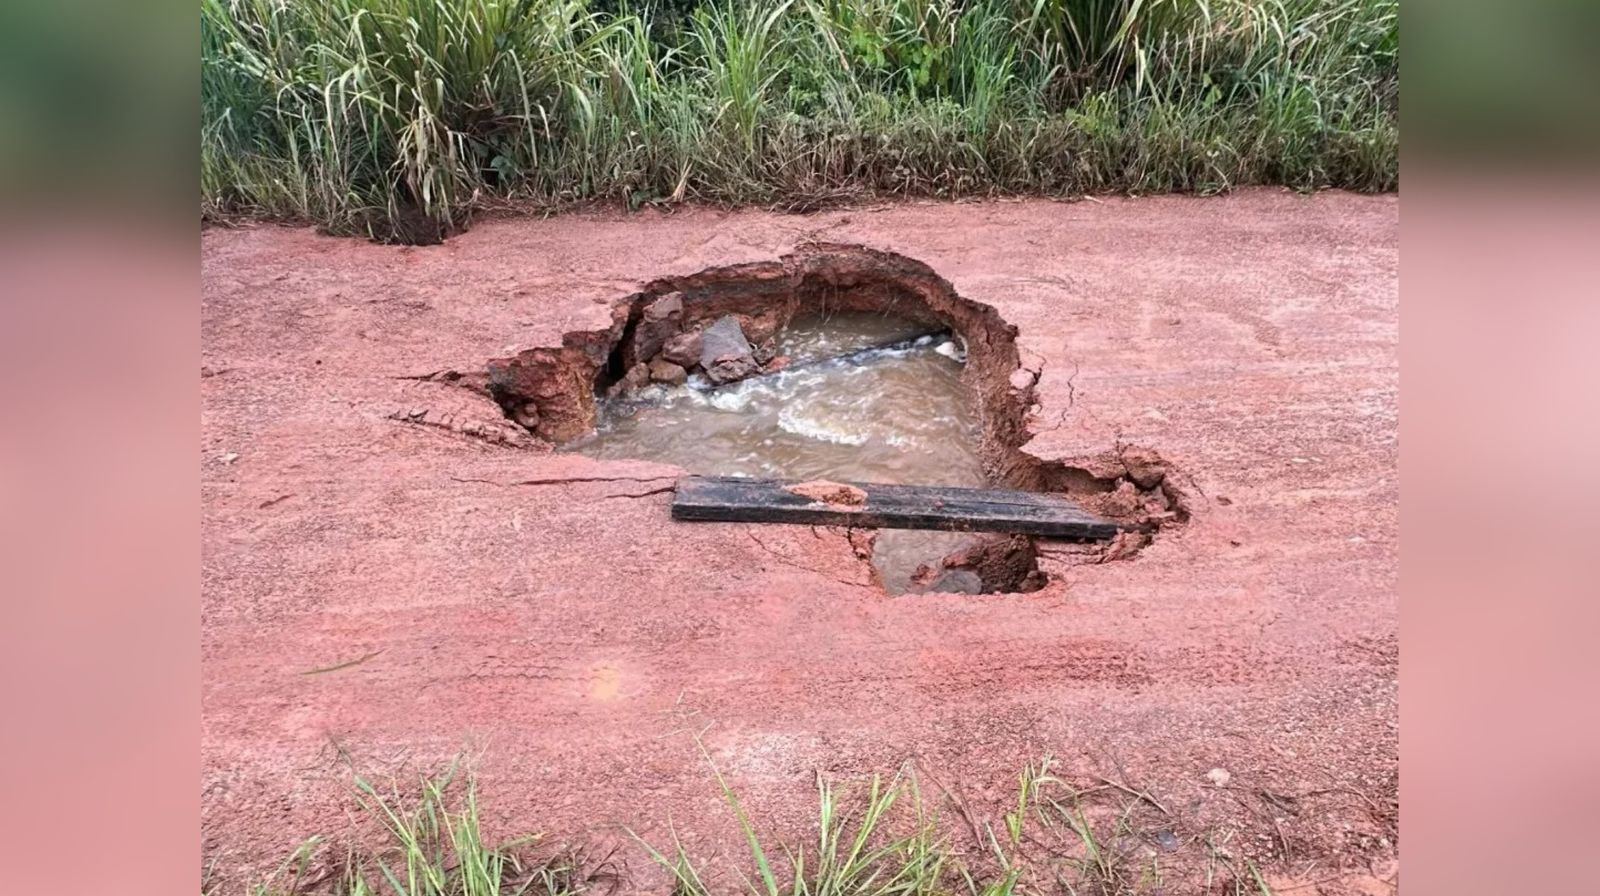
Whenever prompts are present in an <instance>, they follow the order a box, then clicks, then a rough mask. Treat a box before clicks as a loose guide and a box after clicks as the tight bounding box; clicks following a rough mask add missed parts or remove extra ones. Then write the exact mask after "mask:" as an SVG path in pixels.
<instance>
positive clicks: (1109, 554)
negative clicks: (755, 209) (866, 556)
mask: <svg viewBox="0 0 1600 896" xmlns="http://www.w3.org/2000/svg"><path fill="white" fill-rule="evenodd" d="M1016 337H1017V330H1016V328H1015V327H1013V326H1011V325H1009V324H1007V323H1005V321H1003V320H1002V319H1001V318H1000V316H999V314H998V312H996V310H995V309H994V308H992V307H990V306H988V305H984V304H981V303H978V302H973V301H969V300H967V299H964V298H962V297H961V296H959V295H958V294H957V293H956V291H955V289H954V288H953V287H952V286H951V285H950V283H949V282H948V281H946V280H944V279H943V278H941V277H940V276H938V274H936V273H935V272H934V271H933V270H932V269H930V268H929V267H927V266H926V265H924V264H922V263H920V262H917V261H915V260H912V259H909V258H906V257H904V256H901V255H896V254H894V253H888V252H880V251H875V250H871V249H866V248H863V247H860V246H850V245H841V244H807V245H804V246H802V247H800V248H799V249H797V250H796V251H795V252H793V253H791V254H789V255H785V256H783V257H782V258H780V259H778V260H775V261H771V262H757V263H752V264H741V265H732V266H728V267H721V268H711V269H707V270H704V271H701V272H699V273H695V274H691V275H688V276H677V277H668V278H663V279H661V280H656V281H652V282H650V283H647V284H645V286H644V288H643V289H642V290H641V291H639V292H638V293H635V294H634V295H632V296H629V297H627V298H626V299H625V300H623V301H621V302H619V303H618V304H617V305H616V306H614V308H613V313H612V325H611V326H610V327H609V328H607V329H603V330H595V331H578V332H572V333H567V334H566V335H565V336H564V337H563V339H562V344H561V346H560V347H555V346H549V347H539V348H534V349H529V350H527V351H523V352H521V353H519V354H517V355H515V356H513V357H510V358H500V359H496V360H492V361H490V362H489V364H488V370H487V384H486V385H487V390H488V392H489V394H490V395H491V396H492V397H493V398H494V399H495V400H496V401H497V402H498V403H499V404H500V406H501V407H502V408H503V409H504V410H505V412H506V415H507V416H508V417H509V418H511V419H512V420H514V421H516V422H517V423H518V424H520V425H521V426H523V427H525V428H526V429H528V430H529V431H530V432H531V433H533V434H534V435H536V436H539V437H540V438H542V439H543V440H545V441H546V442H549V443H552V444H554V445H555V446H557V447H558V450H565V451H574V452H579V453H583V454H585V455H589V456H593V457H597V458H605V459H620V458H629V459H640V460H653V461H659V462H664V463H670V464H674V465H677V466H680V467H683V468H684V469H686V470H688V471H689V472H691V473H698V474H704V475H719V476H752V477H763V478H773V479H791V480H834V481H843V482H862V483H893V484H903V485H924V486H977V487H981V486H1002V487H1007V488H1012V489H1022V490H1031V491H1038V492H1054V493H1061V494H1066V495H1068V496H1069V497H1071V498H1073V499H1074V500H1077V501H1079V502H1080V503H1082V504H1083V505H1084V506H1085V507H1087V508H1088V509H1090V510H1091V511H1093V512H1095V513H1100V514H1103V515H1105V516H1108V517H1110V518H1112V519H1114V520H1115V521H1117V522H1119V523H1122V524H1125V525H1126V526H1127V528H1128V531H1127V532H1125V533H1124V534H1125V535H1127V536H1128V537H1127V538H1124V537H1123V536H1121V535H1119V536H1118V537H1117V539H1116V540H1115V541H1114V543H1113V544H1112V545H1111V546H1110V547H1109V548H1108V547H1107V546H1106V545H1105V544H1098V545H1093V546H1085V547H1082V549H1081V550H1076V549H1075V551H1076V552H1075V553H1074V554H1073V556H1075V557H1077V558H1078V559H1079V560H1080V561H1081V562H1102V561H1103V560H1105V559H1116V558H1117V557H1119V556H1126V555H1131V554H1132V553H1134V552H1136V551H1137V550H1139V549H1140V548H1141V547H1143V546H1144V545H1145V544H1148V543H1149V539H1150V537H1151V534H1152V533H1153V532H1154V531H1155V529H1157V528H1159V527H1160V526H1161V525H1162V524H1164V523H1166V522H1170V521H1174V520H1176V521H1180V522H1181V521H1182V519H1183V518H1186V516H1187V511H1186V510H1185V509H1184V506H1183V501H1182V498H1181V495H1180V494H1179V492H1178V491H1177V490H1176V489H1175V486H1174V485H1173V484H1172V483H1170V482H1169V481H1167V477H1166V476H1165V468H1164V465H1163V464H1162V462H1161V461H1160V458H1159V457H1157V456H1156V455H1155V454H1154V453H1153V452H1145V451H1140V450H1138V449H1132V450H1131V451H1130V448H1129V446H1118V447H1117V448H1116V449H1115V450H1113V451H1108V452H1106V453H1105V455H1104V456H1101V457H1096V458H1091V459H1088V460H1089V461H1090V462H1089V463H1088V464H1087V465H1082V464H1068V463H1064V462H1051V461H1042V460H1040V459H1039V458H1037V457H1034V456H1033V455H1031V454H1028V453H1026V452H1024V451H1022V450H1021V446H1022V445H1023V444H1024V443H1026V442H1027V441H1028V440H1029V438H1031V433H1030V432H1029V430H1028V420H1029V418H1030V416H1031V415H1032V414H1033V413H1034V412H1035V411H1036V410H1037V408H1036V407H1035V404H1034V401H1035V396H1034V384H1035V383H1036V381H1037V378H1038V372H1037V371H1034V370H1029V369H1028V368H1025V367H1023V366H1022V365H1021V362H1020V361H1019V358H1018V351H1017V346H1016ZM872 545H873V547H872V563H873V568H874V572H875V577H876V578H877V580H878V581H879V582H880V583H881V584H882V585H883V586H884V588H885V589H886V590H887V591H889V592H891V593H905V592H909V591H963V592H972V593H977V592H995V591H1030V590H1034V589H1037V588H1039V587H1041V586H1042V585H1043V584H1044V583H1045V575H1044V573H1043V572H1041V571H1040V569H1039V565H1038V553H1037V550H1036V547H1037V546H1036V542H1035V540H1034V539H1031V538H1027V537H1023V536H1004V535H993V534H989V535H980V534H975V533H965V532H955V533H952V532H930V531H914V530H901V529H885V530H881V531H878V532H877V533H876V534H875V536H874V537H873V539H872ZM1066 562H1069V563H1071V562H1075V561H1073V560H1072V559H1071V558H1070V557H1069V559H1068V560H1067V561H1066Z"/></svg>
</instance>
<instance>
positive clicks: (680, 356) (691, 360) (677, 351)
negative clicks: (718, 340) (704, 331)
mask: <svg viewBox="0 0 1600 896" xmlns="http://www.w3.org/2000/svg"><path fill="white" fill-rule="evenodd" d="M701 341H702V340H701V339H700V331H699V330H690V331H689V332H687V333H679V334H678V335H676V336H674V337H672V338H671V339H668V340H667V342H666V344H665V345H663V346H661V355H660V357H661V358H662V359H663V360H667V361H671V362H672V363H674V364H676V365H678V366H679V367H682V368H683V369H685V370H688V369H690V368H692V367H695V366H696V365H698V364H699V363H700V344H701Z"/></svg>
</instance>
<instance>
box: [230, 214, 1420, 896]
mask: <svg viewBox="0 0 1600 896" xmlns="http://www.w3.org/2000/svg"><path fill="white" fill-rule="evenodd" d="M814 240H816V241H827V242H832V243H841V244H861V245H865V246H868V247H872V248H875V249H883V250H890V251H893V252H897V253H900V254H902V255H905V256H908V257H910V258H912V259H916V260H917V261H920V262H923V263H925V264H927V265H929V266H930V267H931V268H932V269H933V270H934V271H936V272H937V273H938V274H939V275H940V276H941V277H943V278H944V279H946V280H948V281H949V282H950V283H951V284H952V285H953V286H954V287H955V289H956V290H957V291H958V292H959V294H960V295H961V297H962V298H964V299H966V300H970V301H973V302H978V303H982V304H984V305H988V306H992V307H993V308H994V309H996V310H997V311H998V312H999V314H1000V316H1001V317H1002V318H1003V319H1004V321H1005V322H1007V323H1009V324H1012V325H1015V326H1016V327H1017V328H1018V331H1019V335H1018V337H1017V350H1018V352H1019V355H1020V359H1021V362H1022V365H1023V368H1024V369H1025V370H1026V371H1028V373H1027V374H1026V376H1027V378H1030V379H1033V380H1034V382H1033V384H1032V388H1033V392H1034V396H1035V398H1036V400H1037V402H1038V405H1039V406H1038V407H1037V408H1036V410H1035V414H1034V415H1033V417H1032V418H1031V420H1030V424H1029V425H1030V426H1031V427H1032V430H1033V432H1034V433H1035V435H1034V438H1033V439H1032V440H1031V441H1029V442H1027V444H1026V445H1025V447H1024V450H1025V451H1026V452H1027V453H1028V454H1029V455H1032V456H1033V457H1036V458H1038V459H1040V461H1041V464H1040V469H1041V470H1048V469H1051V467H1050V465H1049V464H1048V463H1047V462H1049V461H1055V460H1071V461H1073V463H1074V464H1076V465H1078V466H1083V467H1086V468H1087V467H1088V466H1091V465H1092V464H1090V463H1088V462H1086V461H1080V460H1076V459H1082V458H1099V459H1104V458H1105V457H1107V456H1108V454H1109V455H1111V456H1115V454H1116V449H1117V448H1118V447H1119V446H1130V445H1137V446H1140V447H1141V449H1144V448H1148V449H1153V450H1155V451H1157V452H1159V453H1160V455H1161V457H1162V458H1163V459H1164V460H1165V461H1166V462H1168V463H1170V464H1173V465H1175V467H1176V469H1178V470H1180V471H1182V478H1183V480H1184V481H1183V483H1182V488H1183V490H1184V492H1185V496H1186V500H1187V502H1188V511H1189V512H1190V513H1191V516H1190V518H1189V519H1188V520H1187V522H1186V523H1185V524H1184V525H1182V526H1179V527H1175V528H1172V529H1169V530H1164V531H1163V532H1162V533H1161V535H1160V536H1159V537H1158V538H1157V539H1156V540H1155V541H1154V542H1153V543H1152V544H1149V545H1148V546H1144V547H1143V549H1142V550H1140V551H1139V552H1138V553H1137V555H1136V556H1131V557H1129V558H1128V559H1126V560H1125V561H1120V562H1107V563H1097V564H1084V563H1082V562H1081V558H1080V557H1077V556H1074V555H1073V554H1072V552H1071V551H1069V550H1066V549H1063V548H1059V547H1058V546H1053V545H1051V544H1049V543H1041V544H1040V546H1039V552H1038V553H1039V564H1040V566H1041V568H1042V569H1043V570H1044V571H1045V572H1046V573H1048V574H1049V576H1050V581H1049V582H1048V584H1046V585H1045V587H1044V588H1043V589H1041V590H1038V591H1034V592H1032V593H1028V594H1018V595H983V596H968V595H953V594H952V595H905V596H899V597H890V596H886V595H884V594H883V593H882V592H881V591H880V590H879V589H877V588H876V587H874V586H873V585H872V584H871V582H870V571H869V568H868V566H867V564H866V563H865V562H864V561H863V560H862V559H861V556H860V551H861V543H860V539H859V538H856V539H852V538H849V537H847V536H846V534H845V533H842V532H839V533H835V532H829V531H823V530H817V531H813V530H812V529H810V528H807V527H789V526H754V525H736V524H682V523H672V522H670V521H669V520H668V516H667V505H668V503H669V502H670V500H671V495H670V486H671V484H672V482H673V480H674V478H675V476H676V475H677V473H678V471H677V470H676V469H675V468H671V467H665V466H662V465H657V464H650V463H644V462H627V463H617V462H600V461H595V460H591V459H587V458H583V457H578V456H573V455H565V454H555V453H551V452H549V451H548V449H547V448H545V447H544V446H543V444H542V443H541V442H540V441H539V440H537V439H536V438H534V437H533V436H531V435H529V434H528V433H527V432H526V431H525V430H524V429H523V428H522V427H519V426H517V425H516V424H514V423H513V422H512V421H510V420H508V419H507V418H506V417H505V415H504V413H503V412H502V410H501V408H500V407H499V406H497V405H496V404H495V403H494V402H492V401H490V400H489V399H488V398H485V397H482V396H480V395H478V394H475V393H474V392H472V391H470V390H468V389H463V388H460V386H459V385H458V384H456V383H453V382H450V381H449V377H448V376H446V377H440V376H436V375H435V374H438V373H439V372H441V371H456V372H460V371H480V370H482V369H483V367H484V363H485V361H486V360H487V359H490V358H499V357H509V356H513V355H516V354H517V353H519V352H522V351H524V350H528V349H533V348H537V347H553V346H560V345H561V344H562V336H563V334H569V333H574V332H580V331H596V332H599V331H604V330H606V329H607V328H609V327H611V326H612V324H613V317H612V309H613V307H614V305H615V303H616V302H618V301H619V300H620V299H622V298H623V297H625V296H628V295H630V294H634V293H636V292H638V291H639V290H640V289H641V288H642V287H643V285H644V284H646V283H648V282H651V281H653V280H656V279H658V278H665V277H685V276H690V275H693V274H695V273H696V272H699V271H702V270H705V269H707V268H712V267H717V266H726V265H733V264H741V263H751V262H770V261H772V260H774V259H777V258H779V257H781V256H783V255H784V254H785V253H788V252H791V251H794V249H795V247H797V246H799V245H801V244H803V243H807V242H811V241H814ZM1398 243H1399V201H1398V199H1397V198H1396V197H1393V196H1381V197H1363V196H1353V195H1346V194H1322V195H1317V196H1310V197H1307V196H1299V195H1294V194H1289V193H1279V192H1274V191H1247V192H1242V193H1239V194H1235V195H1231V196H1227V197H1221V198H1214V199H1193V198H1177V197H1173V198H1149V199H1138V200H1111V201H1104V202H1083V203H1077V204H1064V203H1055V202H1047V201H1027V202H1003V203H984V204H955V205H952V204H917V205H901V206H892V207H886V208H881V209H870V210H862V209H856V210H848V211H840V212H831V213H826V214H819V215H814V216H806V217H795V216H785V215H778V214H770V213H762V212H731V213H725V212H717V211H709V210H689V211H680V212H677V213H675V214H671V215H665V214H661V213H657V212H644V213H639V214H633V215H623V214H620V213H618V214H610V213H596V214H581V215H569V216H565V217H559V218H554V219H550V220H543V221H538V220H522V219H518V220H501V221H488V222H482V223H480V224H478V225H477V226H476V227H474V228H473V229H472V230H471V231H470V232H468V233H466V234H463V235H461V236H457V237H452V238H451V239H449V240H447V241H446V242H445V243H444V244H443V245H438V246H430V247H393V246H379V245H373V244H368V243H363V242H357V241H352V240H347V239H339V238H333V237H325V236H319V235H317V234H315V233H314V232H312V231H311V230H308V229H284V228H277V227H261V228H252V229H244V230H217V229H213V230H208V231H206V232H205V233H204V235H203V237H202V268H203V287H202V303H203V306H202V336H203V342H202V359H201V363H202V365H203V366H202V369H201V392H202V399H203V405H202V408H203V418H202V440H203V442H202V445H201V454H200V460H201V478H202V513H203V596H202V632H203V634H202V661H203V674H204V681H203V692H202V700H203V704H202V706H203V723H202V725H203V727H202V740H201V743H202V755H203V764H204V779H203V781H202V782H201V786H202V794H203V808H202V812H203V836H204V840H205V844H204V848H205V850H206V852H207V855H208V857H210V858H211V859H212V860H213V861H214V863H215V866H216V868H217V869H218V871H219V873H220V874H222V875H223V876H224V877H227V878H230V879H243V877H245V876H247V875H248V874H250V873H253V872H254V871H258V870H260V869H264V868H266V867H268V866H269V865H270V864H271V863H273V862H275V861H276V860H278V859H280V858H281V857H282V856H283V855H284V854H286V853H287V852H288V851H289V850H290V849H292V848H293V846H294V845H295V844H297V843H298V842H299V840H300V839H302V838H303V837H304V836H306V835H308V834H311V833H315V832H318V831H326V830H330V829H338V828H341V827H343V825H344V823H345V822H344V813H345V809H346V807H347V805H348V799H347V790H346V788H345V787H344V784H345V783H346V782H347V781H348V768H347V765H346V763H347V762H353V763H354V764H355V765H356V767H357V768H358V769H360V770H361V771H363V772H367V773H371V774H375V775H377V776H379V777H382V776H384V775H387V774H390V773H404V774H410V773H412V772H416V771H420V770H424V769H428V768H431V767H436V766H437V765H439V764H441V763H444V762H447V761H448V760H449V759H450V758H451V757H453V756H455V755H457V754H459V753H462V752H463V751H465V752H467V753H469V754H470V755H472V756H474V757H475V764H476V768H477V769H478V773H479V777H480V780H481V782H482V788H483V791H484V794H483V798H482V803H483V806H484V809H485V811H486V812H487V813H488V820H489V821H490V822H491V823H492V824H494V825H496V826H497V827H499V828H503V829H505V830H507V831H509V830H512V829H515V830H524V829H535V830H542V831H550V832H552V833H554V834H557V835H560V836H563V837H570V838H573V839H585V838H597V839H602V840H604V839H607V838H609V839H612V840H615V839H617V838H618V835H617V830H618V828H617V826H618V825H628V826H631V827H632V828H633V829H634V830H636V831H638V832H639V833H640V834H641V835H643V836H646V837H655V838H658V839H665V833H666V825H667V820H668V818H669V817H670V819H671V820H672V822H673V824H674V825H675V826H676V827H677V829H678V831H679V832H680V833H681V834H683V835H684V837H685V840H686V842H687V843H688V845H689V846H690V847H691V848H692V849H694V848H698V849H701V850H703V851H704V852H705V853H708V854H709V853H711V852H713V851H714V850H713V846H714V845H716V844H722V845H723V847H724V848H723V850H722V851H724V852H731V851H735V850H736V849H737V846H738V844H737V840H736V838H737V832H736V830H735V828H734V827H733V823H732V819H731V817H730V816H729V814H728V812H727V811H726V809H725V808H724V807H723V806H722V805H721V803H720V796H719V793H718V790H717V788H716V785H715V782H714V781H713V780H712V779H711V777H710V774H709V770H708V768H707V766H706V764H705V761H704V759H703V758H702V757H701V755H700V754H699V752H698V749H697V748H696V746H695V744H694V742H693V739H692V736H691V735H692V733H693V732H703V739H704V742H705V745H706V747H707V749H708V750H709V751H710V753H711V755H712V757H713V758H714V759H715V761H716V762H717V764H718V766H719V767H720V768H721V770H722V771H723V773H724V774H725V775H726V777H727V778H728V781H729V783H730V784H731V785H732V786H733V787H734V788H735V789H736V790H738V791H739V792H740V794H741V795H742V796H743V797H744V798H745V800H746V803H747V807H748V808H749V809H751V811H752V812H753V814H755V815H757V816H758V817H759V818H761V819H762V820H763V821H762V823H763V824H764V825H765V826H767V828H768V829H769V830H771V832H772V833H774V834H780V835H782V834H788V835H790V836H793V837H796V838H798V837H801V836H803V835H804V833H805V832H806V831H807V830H808V827H807V824H808V821H809V818H810V814H811V812H812V807H813V803H814V792H813V779H812V775H813V773H814V772H815V771H818V770H821V771H823V772H826V773H828V774H830V775H834V776H838V777H854V776H859V775H863V774H866V773H869V772H872V771H876V770H892V769H894V768H895V767H896V766H898V765H899V764H901V763H902V762H904V761H906V760H915V761H916V763H917V764H918V766H919V767H920V768H922V769H924V770H925V771H926V772H927V774H928V775H930V776H932V777H936V778H937V780H939V781H941V782H944V783H945V784H946V785H948V786H950V787H952V788H955V789H959V790H961V791H962V793H963V794H964V797H965V800H966V802H967V803H968V805H969V807H970V808H971V810H972V811H973V812H974V813H976V814H978V815H986V816H988V817H998V814H999V813H1000V812H1002V811H1004V809H1005V803H1007V802H1008V801H1009V800H1010V799H1011V798H1012V793H1011V788H1012V787H1013V786H1014V781H1015V775H1016V772H1017V770H1018V769H1019V768H1021V767H1022V765H1023V764H1024V763H1026V762H1028V761H1029V760H1036V759H1037V758H1038V757H1039V756H1040V755H1041V754H1043V753H1045V752H1049V753H1053V754H1054V755H1055V756H1057V757H1059V758H1060V760H1061V762H1062V768H1063V771H1064V772H1065V773H1069V774H1074V775H1081V776H1085V777H1086V778H1088V777H1092V776H1095V775H1103V776H1105V777H1109V778H1113V779H1115V780H1118V781H1121V782H1125V783H1127V784H1129V785H1134V786H1137V787H1140V788H1144V789H1147V790H1148V791H1150V792H1152V793H1154V794H1156V795H1158V796H1159V797H1160V800H1161V802H1162V804H1163V805H1164V806H1165V807H1166V808H1167V809H1168V810H1170V813H1171V816H1172V817H1171V818H1170V819H1168V820H1167V821H1168V823H1170V825H1171V826H1172V827H1173V828H1174V829H1175V830H1178V831H1180V833H1187V834H1191V835H1196V836H1198V835H1199V834H1200V833H1202V832H1213V833H1214V832H1227V831H1232V832H1235V833H1234V834H1232V839H1231V840H1229V843H1230V848H1231V850H1232V851H1233V852H1235V853H1237V854H1242V855H1249V856H1255V857H1258V858H1260V859H1261V860H1262V861H1264V862H1267V863H1268V864H1269V866H1270V867H1272V868H1273V869H1274V871H1273V874H1275V875H1277V876H1278V877H1277V878H1276V879H1277V880H1279V881H1280V882H1282V881H1294V882H1310V881H1321V883H1317V884H1316V885H1315V886H1311V887H1306V888H1303V889H1300V890H1296V891H1295V892H1305V893H1310V892H1317V891H1318V890H1319V889H1320V890H1323V891H1325V892H1330V893H1332V892H1365V891H1371V892H1385V890H1384V889H1382V887H1381V886H1379V881H1380V879H1381V878H1384V877H1386V876H1389V875H1390V874H1391V873H1392V870H1393V867H1394V862H1393V859H1394V858H1395V855H1396V853H1395V846H1394V843H1393V837H1394V817H1393V806H1394V800H1395V796H1396V787H1397V775H1398V680H1397V675H1398V646H1397V645H1398V639H1397V634H1398V597H1397V590H1396V585H1397V580H1398V568H1399V542H1398V537H1399V478H1398V453H1399V444H1398V398H1399V366H1398V351H1397V349H1398V341H1399V296H1398V249H1399V247H1398ZM418 424H421V425H418ZM1135 461H1137V458H1135ZM1091 472H1093V471H1091ZM1088 475H1089V474H1088V473H1084V472H1082V471H1080V470H1068V469H1065V468H1063V469H1062V470H1060V471H1059V476H1060V477H1063V478H1071V477H1072V476H1079V477H1084V476H1088ZM1094 475H1096V476H1098V475H1103V474H1102V473H1099V472H1094ZM1169 475H1175V474H1169ZM1041 484H1044V485H1054V486H1056V487H1065V486H1066V485H1067V483H1065V482H1054V483H1052V482H1043V483H1041ZM1052 555H1055V556H1052ZM362 657H367V659H365V661H363V662H359V663H355V664H353V665H348V666H345V667H344V668H340V669H337V670H335V671H330V672H324V673H321V674H314V675H305V674H302V673H304V672H306V671H308V670H313V669H321V668H326V667H332V666H338V665H340V664H343V663H348V662H349V661H351V660H356V659H360V658H362ZM1219 768H1220V769H1224V770H1226V771H1227V772H1228V775H1227V785H1226V786H1218V785H1217V784H1216V783H1215V780H1214V778H1215V777H1216V776H1213V778H1208V777H1207V775H1208V773H1209V772H1211V771H1212V770H1213V769H1219ZM621 855H622V857H623V858H624V859H626V861H627V865H628V870H629V877H630V881H632V883H630V884H629V887H628V889H630V890H632V889H635V888H637V889H643V890H659V889H660V884H661V883H662V881H661V879H660V878H659V877H658V876H654V872H653V870H652V869H651V868H650V867H649V865H648V862H647V861H646V860H645V859H644V854H643V853H642V851H639V850H637V848H635V847H625V849H624V851H623V853H621ZM1375 887H1376V889H1374V888H1375Z"/></svg>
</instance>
